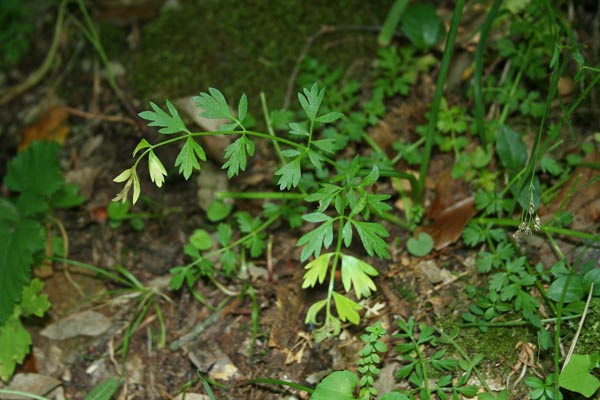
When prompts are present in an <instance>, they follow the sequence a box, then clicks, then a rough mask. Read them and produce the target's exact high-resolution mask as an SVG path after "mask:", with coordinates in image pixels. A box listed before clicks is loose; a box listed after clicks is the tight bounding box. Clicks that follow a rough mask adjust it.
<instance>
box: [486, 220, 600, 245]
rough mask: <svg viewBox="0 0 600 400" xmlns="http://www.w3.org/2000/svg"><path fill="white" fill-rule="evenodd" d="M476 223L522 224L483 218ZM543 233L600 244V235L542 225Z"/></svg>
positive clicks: (514, 225) (515, 225)
mask: <svg viewBox="0 0 600 400" xmlns="http://www.w3.org/2000/svg"><path fill="white" fill-rule="evenodd" d="M475 221H476V222H477V223H479V224H483V225H485V224H492V225H498V226H512V227H518V226H519V224H520V221H518V220H513V219H507V218H485V217H482V218H476V219H475ZM541 231H542V232H548V233H554V234H557V235H565V236H572V237H575V238H577V239H582V240H590V241H594V242H600V235H594V234H591V233H585V232H579V231H575V230H573V229H567V228H559V227H557V226H549V225H542V227H541Z"/></svg>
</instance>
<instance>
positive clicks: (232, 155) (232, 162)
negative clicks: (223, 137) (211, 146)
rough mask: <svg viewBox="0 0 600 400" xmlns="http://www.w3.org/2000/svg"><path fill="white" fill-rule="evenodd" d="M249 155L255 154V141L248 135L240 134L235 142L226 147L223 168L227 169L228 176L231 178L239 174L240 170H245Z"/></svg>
mask: <svg viewBox="0 0 600 400" xmlns="http://www.w3.org/2000/svg"><path fill="white" fill-rule="evenodd" d="M246 154H247V155H249V156H250V157H252V156H253V155H254V142H252V140H250V139H248V138H247V137H246V135H242V136H240V137H239V138H238V139H237V140H236V141H235V142H233V143H231V144H230V145H229V146H227V148H226V149H225V159H226V160H227V162H225V164H223V167H222V168H223V169H227V177H229V178H231V177H233V176H235V175H237V174H238V173H239V172H240V170H241V171H245V170H246V166H247V163H248V160H247V156H246Z"/></svg>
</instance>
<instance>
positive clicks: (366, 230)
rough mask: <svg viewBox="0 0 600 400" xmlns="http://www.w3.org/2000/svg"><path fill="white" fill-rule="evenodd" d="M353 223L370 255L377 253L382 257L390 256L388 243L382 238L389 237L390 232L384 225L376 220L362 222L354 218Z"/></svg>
mask: <svg viewBox="0 0 600 400" xmlns="http://www.w3.org/2000/svg"><path fill="white" fill-rule="evenodd" d="M352 224H353V225H354V227H355V228H356V231H357V232H358V236H359V237H360V240H361V242H362V244H363V247H364V248H365V250H366V252H367V253H368V254H369V255H370V256H373V254H377V256H379V257H382V258H389V257H390V253H389V252H388V244H387V243H386V242H385V241H384V240H383V239H382V238H384V237H388V236H389V235H390V234H389V233H388V231H387V229H385V227H384V226H383V225H381V224H378V223H375V222H361V221H354V220H353V221H352Z"/></svg>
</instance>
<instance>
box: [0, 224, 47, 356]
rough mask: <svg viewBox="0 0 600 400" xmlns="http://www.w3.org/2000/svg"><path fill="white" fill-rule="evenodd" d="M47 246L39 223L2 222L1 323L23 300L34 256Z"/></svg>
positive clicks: (0, 255) (0, 226)
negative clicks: (14, 223)
mask: <svg viewBox="0 0 600 400" xmlns="http://www.w3.org/2000/svg"><path fill="white" fill-rule="evenodd" d="M45 245H46V243H45V240H44V237H43V235H42V226H41V225H40V224H39V223H38V222H35V221H31V220H22V221H19V222H18V223H17V224H16V225H8V224H7V223H6V222H4V221H0V325H2V323H4V321H6V319H7V318H8V316H9V315H10V314H11V313H12V312H13V309H14V307H15V305H16V304H17V303H18V302H19V301H20V300H21V295H22V290H23V286H24V285H25V283H26V282H27V281H28V280H29V279H30V271H31V266H32V264H33V259H34V258H33V257H34V255H35V254H36V253H37V252H40V251H42V250H43V249H44V247H45ZM0 348H1V347H0Z"/></svg>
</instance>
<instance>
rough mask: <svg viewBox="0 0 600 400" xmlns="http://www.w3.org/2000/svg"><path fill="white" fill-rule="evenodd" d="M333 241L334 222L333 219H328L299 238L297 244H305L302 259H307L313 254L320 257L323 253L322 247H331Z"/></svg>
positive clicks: (301, 254)
mask: <svg viewBox="0 0 600 400" xmlns="http://www.w3.org/2000/svg"><path fill="white" fill-rule="evenodd" d="M332 242H333V223H332V221H327V222H325V223H323V224H321V225H320V226H319V227H317V228H316V229H313V230H312V231H310V232H308V233H305V234H304V235H302V236H301V237H300V239H298V244H297V246H304V248H303V249H302V252H301V253H300V260H301V261H305V260H306V259H307V258H308V257H310V256H311V255H312V254H314V255H315V257H318V256H319V254H321V248H322V247H325V248H326V249H327V248H329V246H331V243H332Z"/></svg>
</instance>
